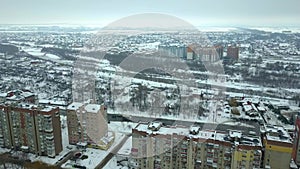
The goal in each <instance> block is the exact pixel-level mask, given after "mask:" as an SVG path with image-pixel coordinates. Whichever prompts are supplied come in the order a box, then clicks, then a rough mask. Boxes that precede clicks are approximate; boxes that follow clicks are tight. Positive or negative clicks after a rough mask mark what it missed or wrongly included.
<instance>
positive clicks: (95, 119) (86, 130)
mask: <svg viewBox="0 0 300 169" xmlns="http://www.w3.org/2000/svg"><path fill="white" fill-rule="evenodd" d="M106 119H107V117H106V110H105V106H104V105H98V104H87V103H77V102H74V103H72V104H70V105H69V106H68V107H67V122H68V134H69V143H70V144H73V145H75V144H77V143H88V144H89V145H92V146H94V147H95V148H96V147H97V145H99V144H100V143H101V145H102V143H103V139H102V138H103V137H105V136H108V137H111V136H110V135H109V134H108V131H107V120H106Z"/></svg>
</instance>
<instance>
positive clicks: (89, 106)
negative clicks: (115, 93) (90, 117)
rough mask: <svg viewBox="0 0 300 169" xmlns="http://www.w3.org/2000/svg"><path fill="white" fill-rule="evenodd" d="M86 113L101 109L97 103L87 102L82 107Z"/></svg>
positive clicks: (96, 111)
mask: <svg viewBox="0 0 300 169" xmlns="http://www.w3.org/2000/svg"><path fill="white" fill-rule="evenodd" d="M84 109H85V110H86V111H87V112H88V113H98V112H99V111H100V109H101V105H99V104H87V105H86V106H85V108H84Z"/></svg>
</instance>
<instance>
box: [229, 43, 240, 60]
mask: <svg viewBox="0 0 300 169" xmlns="http://www.w3.org/2000/svg"><path fill="white" fill-rule="evenodd" d="M227 57H230V58H233V59H234V60H238V59H239V47H238V46H228V47H227Z"/></svg>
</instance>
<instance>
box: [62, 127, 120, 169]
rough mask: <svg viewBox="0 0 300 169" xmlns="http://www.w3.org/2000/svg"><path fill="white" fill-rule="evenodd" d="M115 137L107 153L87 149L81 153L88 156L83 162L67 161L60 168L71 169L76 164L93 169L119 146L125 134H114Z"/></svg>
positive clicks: (79, 160)
mask: <svg viewBox="0 0 300 169" xmlns="http://www.w3.org/2000/svg"><path fill="white" fill-rule="evenodd" d="M115 136H116V138H115V142H114V143H113V144H112V146H111V147H110V148H109V149H108V150H107V151H104V150H100V149H93V148H87V149H86V151H85V152H83V155H87V156H88V158H87V159H84V160H81V159H78V160H76V161H72V160H68V161H67V162H66V163H64V164H63V165H62V166H61V167H62V168H73V167H72V166H73V165H74V164H76V165H80V166H85V167H87V168H95V167H96V166H97V165H98V164H100V163H101V161H102V160H103V159H104V158H105V157H106V156H107V155H108V154H109V152H110V151H111V150H113V149H114V148H115V146H117V145H118V144H120V141H121V140H122V139H123V138H124V137H125V134H121V133H116V135H115Z"/></svg>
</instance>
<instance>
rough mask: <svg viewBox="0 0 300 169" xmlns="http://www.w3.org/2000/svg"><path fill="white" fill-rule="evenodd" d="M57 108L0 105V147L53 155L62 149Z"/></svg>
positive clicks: (31, 105) (20, 104)
mask: <svg viewBox="0 0 300 169" xmlns="http://www.w3.org/2000/svg"><path fill="white" fill-rule="evenodd" d="M60 124H61V123H60V115H59V108H54V107H39V106H36V105H33V104H27V103H26V104H25V103H24V104H22V103H19V104H11V105H0V146H1V147H5V148H9V149H15V150H22V151H24V152H31V153H34V154H37V155H45V156H49V157H55V156H56V155H57V154H59V153H60V152H61V151H62V136H61V125H60Z"/></svg>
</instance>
